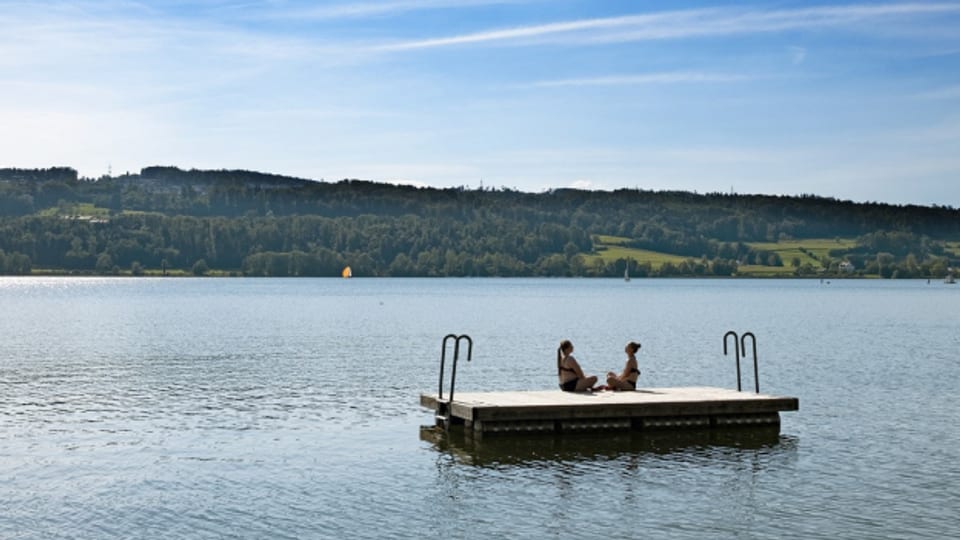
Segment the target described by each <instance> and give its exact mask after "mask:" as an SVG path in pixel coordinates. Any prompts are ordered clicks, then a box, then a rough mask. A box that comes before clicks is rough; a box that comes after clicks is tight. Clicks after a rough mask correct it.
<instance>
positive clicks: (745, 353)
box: [740, 332, 760, 394]
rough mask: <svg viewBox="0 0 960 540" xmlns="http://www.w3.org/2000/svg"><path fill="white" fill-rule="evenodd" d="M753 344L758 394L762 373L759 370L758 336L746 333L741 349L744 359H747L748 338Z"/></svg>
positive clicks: (754, 384) (742, 339)
mask: <svg viewBox="0 0 960 540" xmlns="http://www.w3.org/2000/svg"><path fill="white" fill-rule="evenodd" d="M748 336H749V337H750V341H752V342H753V387H754V391H755V392H756V393H758V394H759V393H760V372H759V369H758V368H757V336H755V335H753V332H746V333H744V334H743V335H742V336H740V349H741V350H742V351H743V357H744V358H746V357H747V337H748Z"/></svg>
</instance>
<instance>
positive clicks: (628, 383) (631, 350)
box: [607, 341, 640, 390]
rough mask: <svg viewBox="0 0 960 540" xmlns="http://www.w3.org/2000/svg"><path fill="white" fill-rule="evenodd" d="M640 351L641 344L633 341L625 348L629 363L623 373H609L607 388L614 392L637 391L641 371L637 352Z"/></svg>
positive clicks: (624, 367)
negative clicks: (638, 366)
mask: <svg viewBox="0 0 960 540" xmlns="http://www.w3.org/2000/svg"><path fill="white" fill-rule="evenodd" d="M639 350H640V343H638V342H636V341H631V342H630V343H627V346H626V347H624V348H623V352H625V353H627V363H626V364H625V365H624V366H623V372H621V373H620V374H619V375H617V374H616V373H614V372H612V371H610V372H607V386H609V387H610V388H611V389H612V390H636V389H637V379H638V378H639V377H640V370H639V369H638V368H637V351H639Z"/></svg>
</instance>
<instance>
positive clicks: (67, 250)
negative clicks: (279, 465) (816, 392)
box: [0, 167, 960, 277]
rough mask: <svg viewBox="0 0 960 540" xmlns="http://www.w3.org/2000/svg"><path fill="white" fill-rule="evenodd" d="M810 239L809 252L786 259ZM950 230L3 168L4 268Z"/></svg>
mask: <svg viewBox="0 0 960 540" xmlns="http://www.w3.org/2000/svg"><path fill="white" fill-rule="evenodd" d="M804 240H808V241H809V242H808V243H809V246H813V248H811V249H805V248H803V247H802V246H801V247H800V252H799V253H802V255H801V256H800V257H798V258H799V259H800V260H799V261H798V260H791V261H786V260H784V257H783V256H782V255H783V254H784V253H786V252H785V251H783V250H782V249H780V248H781V247H783V246H789V245H792V246H796V245H798V244H797V242H798V241H804ZM958 240H960V210H956V209H953V208H950V207H939V206H936V207H923V206H895V205H889V204H880V203H869V204H862V203H853V202H849V201H839V200H836V199H830V198H823V197H816V196H801V197H778V196H763V195H732V194H720V193H715V194H703V195H701V194H695V193H688V192H675V191H647V190H635V189H632V190H618V191H612V192H606V191H584V190H575V189H556V190H551V191H548V192H543V193H536V194H534V193H524V192H519V191H514V190H509V189H470V188H448V189H435V188H417V187H411V186H398V185H392V184H384V183H375V182H367V181H359V180H343V181H340V182H317V181H312V180H308V179H301V178H291V177H285V176H278V175H272V174H264V173H258V172H251V171H225V170H221V171H198V170H190V171H185V170H181V169H178V168H175V167H148V168H145V169H143V170H142V171H141V172H140V174H126V175H122V176H115V177H110V176H105V177H101V178H98V179H87V178H80V177H79V176H78V174H77V172H76V171H75V170H73V169H70V168H51V169H0V250H2V251H0V271H2V272H3V273H7V274H23V273H39V272H46V273H50V272H52V273H102V274H127V273H132V274H143V273H155V272H158V271H160V272H163V271H166V272H177V271H180V272H193V273H197V274H204V273H211V272H220V273H233V274H237V275H241V274H242V275H256V276H263V275H273V276H278V275H321V276H323V275H338V274H339V272H340V270H341V269H342V268H343V266H345V265H350V266H351V267H352V268H353V272H354V275H363V276H571V275H572V276H617V275H621V274H623V272H624V269H625V268H627V267H628V266H629V268H630V271H631V272H632V273H633V275H636V276H643V275H745V274H747V275H749V274H751V273H761V274H762V273H763V271H764V270H765V269H768V270H771V271H773V273H778V272H779V273H780V274H782V273H784V272H783V271H782V270H784V269H785V270H786V271H788V272H789V273H790V274H794V275H817V274H820V275H823V274H830V273H841V272H842V273H844V274H854V275H862V274H869V273H871V272H873V273H876V274H879V275H885V276H886V277H940V276H942V275H944V274H946V272H947V271H948V268H950V267H952V266H960V261H958V251H960V247H958V245H957V243H956V242H957V241H958ZM791 242H792V244H791ZM831 242H832V244H831ZM828 244H829V245H828ZM871 265H872V266H871ZM774 269H781V270H776V271H774ZM841 269H842V270H841Z"/></svg>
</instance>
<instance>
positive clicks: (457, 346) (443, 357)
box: [437, 334, 473, 404]
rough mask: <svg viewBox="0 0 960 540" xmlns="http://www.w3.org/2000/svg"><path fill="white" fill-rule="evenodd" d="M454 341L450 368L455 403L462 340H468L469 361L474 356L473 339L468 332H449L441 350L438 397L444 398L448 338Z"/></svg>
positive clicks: (451, 388) (451, 392) (451, 390)
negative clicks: (444, 369)
mask: <svg viewBox="0 0 960 540" xmlns="http://www.w3.org/2000/svg"><path fill="white" fill-rule="evenodd" d="M450 339H452V340H454V341H453V366H451V368H450V399H449V401H450V403H451V404H452V403H453V390H454V385H455V384H456V382H457V360H459V358H460V340H461V339H465V340H467V345H468V347H467V362H469V361H470V359H471V358H473V339H471V338H470V336H468V335H466V334H461V335H459V336H458V335H456V334H447V335H446V336H444V338H443V345H442V349H441V350H440V383H439V385H438V389H437V399H438V400H443V366H444V363H445V361H446V358H447V340H450Z"/></svg>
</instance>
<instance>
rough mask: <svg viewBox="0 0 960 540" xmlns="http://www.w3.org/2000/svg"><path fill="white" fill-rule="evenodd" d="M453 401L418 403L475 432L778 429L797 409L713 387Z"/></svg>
mask: <svg viewBox="0 0 960 540" xmlns="http://www.w3.org/2000/svg"><path fill="white" fill-rule="evenodd" d="M454 398H455V399H454V402H453V403H452V404H451V403H449V401H448V400H447V399H444V400H438V399H437V395H436V394H421V395H420V404H421V405H422V406H424V407H426V408H428V409H432V410H433V411H434V413H435V415H436V416H437V422H438V423H443V422H449V423H451V424H461V423H462V424H464V426H465V427H466V428H467V429H472V430H473V431H474V432H479V433H501V432H521V433H522V432H566V431H586V430H631V429H635V430H648V429H689V428H694V429H726V428H733V427H736V426H760V425H766V426H779V424H780V412H781V411H796V410H798V409H799V406H800V402H799V400H798V399H797V398H795V397H784V396H773V395H769V394H754V393H750V392H738V391H736V390H728V389H725V388H712V387H683V388H639V389H637V390H636V391H633V392H609V391H607V392H595V393H579V392H578V393H574V392H561V391H560V390H541V391H526V392H462V393H461V392H457V393H456V394H455V396H454Z"/></svg>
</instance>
